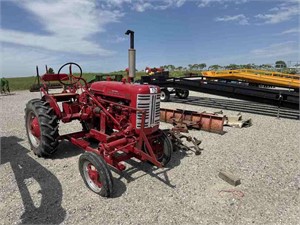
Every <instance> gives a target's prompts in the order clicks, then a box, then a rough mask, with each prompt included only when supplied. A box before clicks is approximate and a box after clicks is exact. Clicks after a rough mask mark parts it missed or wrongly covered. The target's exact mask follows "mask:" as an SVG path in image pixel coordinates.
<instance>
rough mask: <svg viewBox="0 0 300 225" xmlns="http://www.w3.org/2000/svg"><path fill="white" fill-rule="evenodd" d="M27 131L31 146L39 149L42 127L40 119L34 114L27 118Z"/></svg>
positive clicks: (31, 113)
mask: <svg viewBox="0 0 300 225" xmlns="http://www.w3.org/2000/svg"><path fill="white" fill-rule="evenodd" d="M26 124H27V131H28V136H29V140H30V142H31V144H32V145H33V147H35V148H37V147H38V146H39V145H40V127H39V122H38V118H37V117H36V115H35V114H34V113H33V112H30V113H29V114H28V116H27V123H26Z"/></svg>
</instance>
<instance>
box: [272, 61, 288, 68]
mask: <svg viewBox="0 0 300 225" xmlns="http://www.w3.org/2000/svg"><path fill="white" fill-rule="evenodd" d="M286 67H287V66H286V63H285V61H282V60H278V61H276V62H275V68H279V69H280V68H286Z"/></svg>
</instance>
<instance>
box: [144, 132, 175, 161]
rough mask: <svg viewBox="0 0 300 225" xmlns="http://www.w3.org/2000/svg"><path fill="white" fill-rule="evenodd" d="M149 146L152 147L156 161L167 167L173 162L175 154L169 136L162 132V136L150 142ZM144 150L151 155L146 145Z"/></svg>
mask: <svg viewBox="0 0 300 225" xmlns="http://www.w3.org/2000/svg"><path fill="white" fill-rule="evenodd" d="M149 144H150V145H151V147H152V150H153V153H154V155H155V157H156V160H157V161H158V162H160V163H161V164H162V165H163V166H166V165H167V164H168V162H169V161H170V160H171V157H172V153H173V145H172V142H171V140H170V138H169V137H168V135H167V134H166V133H165V132H163V131H162V135H161V136H159V137H158V138H156V139H152V140H150V141H149ZM144 149H145V150H146V152H147V153H148V154H149V152H148V150H147V147H146V145H144Z"/></svg>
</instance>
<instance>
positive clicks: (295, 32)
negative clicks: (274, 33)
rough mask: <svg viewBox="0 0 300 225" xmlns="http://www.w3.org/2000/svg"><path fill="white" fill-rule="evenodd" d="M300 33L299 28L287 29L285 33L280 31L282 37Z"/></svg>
mask: <svg viewBox="0 0 300 225" xmlns="http://www.w3.org/2000/svg"><path fill="white" fill-rule="evenodd" d="M299 32H300V28H292V29H288V30H285V31H282V32H281V33H280V35H284V34H298V33H299Z"/></svg>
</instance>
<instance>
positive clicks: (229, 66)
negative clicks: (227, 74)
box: [225, 64, 239, 70]
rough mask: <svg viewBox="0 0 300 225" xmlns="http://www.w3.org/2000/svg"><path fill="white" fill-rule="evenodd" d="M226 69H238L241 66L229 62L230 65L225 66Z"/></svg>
mask: <svg viewBox="0 0 300 225" xmlns="http://www.w3.org/2000/svg"><path fill="white" fill-rule="evenodd" d="M225 69H227V70H236V69H239V66H238V65H236V64H229V65H228V66H225Z"/></svg>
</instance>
